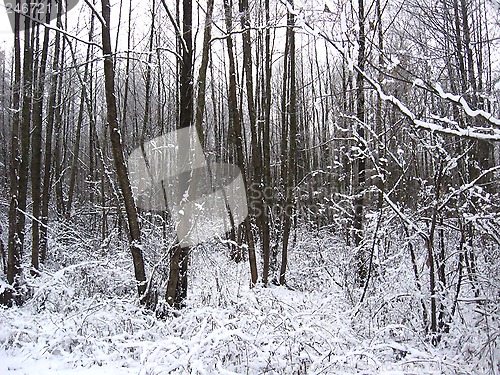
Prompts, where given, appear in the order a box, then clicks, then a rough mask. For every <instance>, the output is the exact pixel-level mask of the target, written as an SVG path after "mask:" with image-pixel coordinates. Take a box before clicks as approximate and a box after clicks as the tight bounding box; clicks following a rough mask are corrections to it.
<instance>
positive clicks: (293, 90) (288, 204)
mask: <svg viewBox="0 0 500 375" xmlns="http://www.w3.org/2000/svg"><path fill="white" fill-rule="evenodd" d="M289 4H290V6H291V7H293V0H289ZM287 26H288V28H287V33H288V38H287V40H288V43H289V48H288V53H289V59H288V60H289V64H290V65H289V68H288V69H287V70H286V71H287V75H288V77H285V78H284V79H288V80H289V82H290V103H289V104H288V108H287V112H288V115H289V117H290V127H289V133H288V135H286V136H287V137H290V141H289V144H288V150H282V151H281V152H282V153H283V151H285V152H287V153H288V155H287V156H288V159H287V160H286V163H287V164H288V168H287V175H286V176H284V178H286V182H285V180H284V181H283V182H284V183H285V207H284V218H283V248H282V252H281V269H280V277H279V282H280V285H284V284H285V282H286V278H285V276H286V267H287V263H288V240H289V238H290V229H291V226H292V215H293V193H294V192H293V188H294V186H293V185H294V181H295V165H296V160H295V148H296V137H297V87H296V77H295V70H296V69H295V30H294V29H293V28H294V27H295V16H294V15H293V14H292V13H290V12H288V22H287ZM283 95H285V93H283Z"/></svg>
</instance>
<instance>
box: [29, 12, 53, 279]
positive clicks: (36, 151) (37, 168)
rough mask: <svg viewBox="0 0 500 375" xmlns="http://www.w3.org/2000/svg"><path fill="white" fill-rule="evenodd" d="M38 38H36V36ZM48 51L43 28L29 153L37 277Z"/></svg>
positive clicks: (46, 30)
mask: <svg viewBox="0 0 500 375" xmlns="http://www.w3.org/2000/svg"><path fill="white" fill-rule="evenodd" d="M45 22H46V23H49V22H50V13H47V15H46V19H45ZM37 38H38V36H37ZM48 50H49V29H48V28H45V30H44V36H43V46H42V53H41V55H40V65H39V70H38V74H37V80H36V82H35V90H34V98H33V131H32V151H31V196H32V201H33V223H32V235H33V237H32V244H31V246H32V248H31V266H32V268H33V269H32V271H31V272H32V274H33V275H37V273H38V272H37V271H38V269H39V262H40V224H42V225H43V223H42V221H41V219H42V215H41V204H42V201H41V200H40V196H41V194H42V185H41V174H40V173H41V160H42V115H43V94H44V91H45V73H46V67H47V58H48Z"/></svg>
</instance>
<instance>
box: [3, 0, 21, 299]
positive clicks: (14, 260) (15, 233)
mask: <svg viewBox="0 0 500 375" xmlns="http://www.w3.org/2000/svg"><path fill="white" fill-rule="evenodd" d="M16 3H17V4H19V3H20V1H17V2H16ZM19 27H20V16H19V14H17V13H16V14H15V16H14V82H13V86H12V108H13V109H14V110H15V112H14V116H13V119H12V134H11V139H10V150H11V159H10V166H9V177H10V205H9V240H8V244H7V282H8V283H9V284H10V285H12V286H13V288H14V289H16V288H17V287H18V286H19V285H18V282H19V281H20V280H19V279H20V277H21V246H20V240H19V230H18V229H19V227H18V222H17V218H18V216H17V207H18V196H17V194H18V187H19V185H18V175H19V157H20V155H19V127H20V122H21V117H20V110H21V108H20V105H21V95H20V93H21V41H20V31H19ZM1 299H2V302H3V303H4V304H5V305H11V304H12V303H13V302H14V301H19V298H18V296H15V295H14V293H13V290H12V289H8V290H5V291H4V295H3V296H1Z"/></svg>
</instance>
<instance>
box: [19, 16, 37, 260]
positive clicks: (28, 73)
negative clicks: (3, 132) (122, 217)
mask: <svg viewBox="0 0 500 375" xmlns="http://www.w3.org/2000/svg"><path fill="white" fill-rule="evenodd" d="M24 27H25V29H24V65H23V90H22V91H23V101H22V102H23V103H22V109H21V116H22V123H21V164H20V167H19V190H18V199H19V201H18V213H17V225H18V233H19V241H20V245H21V253H22V251H23V246H24V236H25V232H24V230H25V223H26V216H25V214H26V200H27V195H28V167H29V159H30V136H31V129H30V125H31V104H32V103H31V102H32V89H33V45H32V42H33V40H32V37H31V32H30V31H31V20H30V19H29V18H28V17H25V21H24Z"/></svg>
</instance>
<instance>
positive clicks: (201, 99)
mask: <svg viewBox="0 0 500 375" xmlns="http://www.w3.org/2000/svg"><path fill="white" fill-rule="evenodd" d="M213 12H214V0H208V1H207V14H206V16H205V30H204V32H203V48H202V51H201V65H200V70H199V71H198V95H197V97H196V116H195V124H196V132H197V133H198V137H199V138H200V142H201V144H202V146H204V145H205V134H204V132H203V127H202V123H203V114H204V112H205V97H206V87H207V68H208V61H209V54H210V39H211V37H212V36H211V35H212V15H213Z"/></svg>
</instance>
